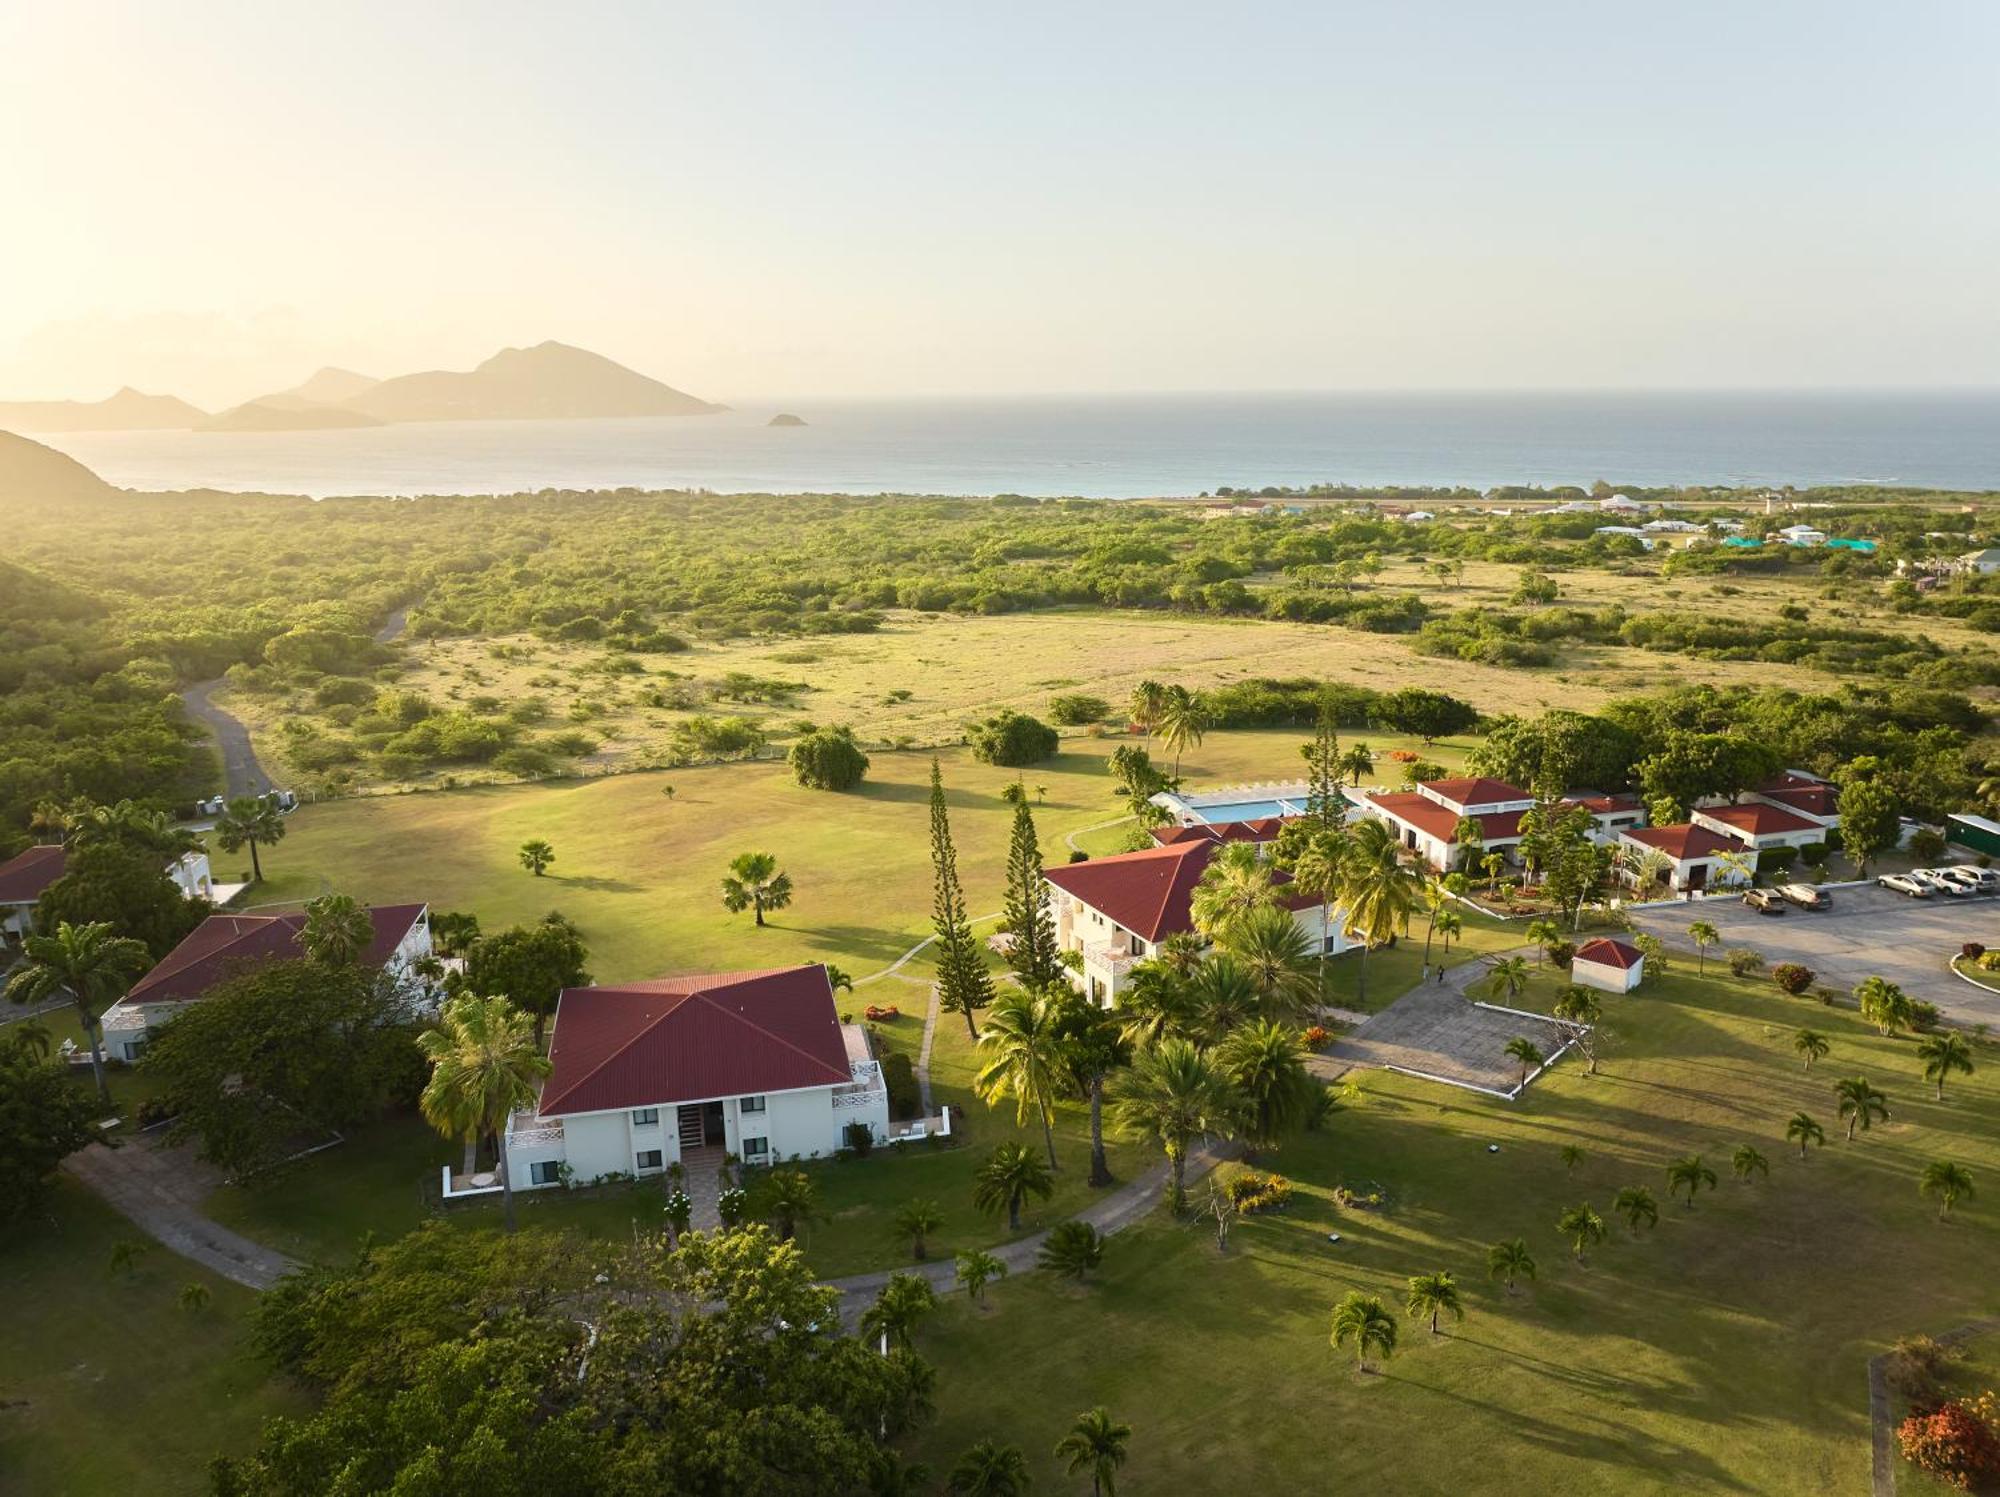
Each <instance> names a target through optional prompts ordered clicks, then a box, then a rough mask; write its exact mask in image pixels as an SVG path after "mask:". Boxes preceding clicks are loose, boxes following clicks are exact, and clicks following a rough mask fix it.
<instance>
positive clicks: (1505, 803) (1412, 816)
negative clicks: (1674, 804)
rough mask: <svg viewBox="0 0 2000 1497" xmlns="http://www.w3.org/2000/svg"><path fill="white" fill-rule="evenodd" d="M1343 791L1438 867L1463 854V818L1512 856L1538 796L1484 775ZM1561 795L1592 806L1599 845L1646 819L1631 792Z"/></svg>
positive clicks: (1486, 843)
mask: <svg viewBox="0 0 2000 1497" xmlns="http://www.w3.org/2000/svg"><path fill="white" fill-rule="evenodd" d="M1345 794H1346V796H1347V799H1348V800H1349V801H1350V802H1351V803H1352V804H1353V805H1354V806H1355V808H1356V809H1358V810H1359V811H1361V812H1363V813H1364V814H1366V815H1370V816H1374V817H1377V818H1379V819H1380V820H1382V821H1386V822H1388V823H1389V825H1391V826H1392V827H1394V828H1395V829H1396V834H1397V836H1398V838H1399V839H1400V840H1401V842H1402V844H1403V846H1404V847H1406V848H1408V849H1409V850H1410V851H1411V852H1414V853H1416V854H1417V856H1418V857H1420V858H1421V859H1422V860H1423V861H1424V862H1425V863H1426V864H1428V865H1429V866H1430V867H1431V868H1433V869H1435V870H1437V871H1438V872H1440V873H1443V872H1446V871H1448V870H1449V869H1451V868H1452V867H1453V866H1454V865H1455V862H1456V860H1457V858H1458V856H1459V845H1458V828H1459V823H1460V822H1462V821H1470V822H1472V823H1474V824H1475V825H1476V826H1477V827H1478V828H1479V845H1480V847H1481V848H1482V849H1483V850H1484V851H1485V852H1497V853H1501V854H1503V855H1506V856H1510V857H1511V856H1513V854H1514V849H1516V848H1517V847H1519V846H1520V842H1521V817H1522V815H1523V814H1524V813H1526V812H1528V811H1531V810H1533V809H1534V806H1535V798H1534V796H1533V795H1531V794H1529V793H1528V792H1527V791H1525V790H1523V789H1521V788H1520V787H1519V786H1518V785H1511V784H1509V783H1508V782H1507V781H1505V780H1498V779H1493V778H1491V777H1490V776H1485V775H1478V776H1471V777H1467V778H1459V779H1444V780H1425V781H1424V782H1422V783H1421V784H1418V785H1416V786H1414V787H1412V788H1411V789H1409V790H1349V791H1346V792H1345ZM1562 801H1563V804H1565V805H1572V806H1582V807H1583V808H1584V809H1585V810H1587V811H1589V812H1590V816H1591V823H1592V825H1591V840H1592V841H1593V842H1596V843H1598V844H1599V845H1600V846H1603V845H1608V844H1610V843H1612V842H1614V841H1616V839H1617V837H1618V835H1619V833H1621V832H1623V831H1626V830H1628V829H1630V828H1632V827H1637V826H1643V825H1645V822H1646V810H1645V807H1644V806H1643V805H1641V804H1640V802H1639V798H1638V797H1637V796H1636V795H1632V794H1629V793H1625V792H1619V793H1616V794H1606V793H1605V792H1603V791H1598V790H1572V791H1570V792H1569V793H1568V794H1566V795H1564V796H1563V797H1562Z"/></svg>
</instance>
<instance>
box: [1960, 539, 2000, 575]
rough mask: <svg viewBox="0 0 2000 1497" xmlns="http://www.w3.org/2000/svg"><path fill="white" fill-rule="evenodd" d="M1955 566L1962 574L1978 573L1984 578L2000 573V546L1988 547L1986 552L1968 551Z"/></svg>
mask: <svg viewBox="0 0 2000 1497" xmlns="http://www.w3.org/2000/svg"><path fill="white" fill-rule="evenodd" d="M1953 565H1954V566H1955V567H1956V568H1957V569H1958V570H1959V571H1961V572H1977V573H1978V574H1979V575H1981V576H1982V577H1983V576H1988V575H1990V574H1991V573H1994V572H2000V546H1988V547H1987V548H1986V549H1985V550H1984V551H1968V552H1966V553H1965V554H1964V555H1963V556H1961V557H1959V558H1958V560H1957V561H1956V562H1954V563H1953Z"/></svg>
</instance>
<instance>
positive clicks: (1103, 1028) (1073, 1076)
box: [1056, 990, 1132, 1186]
mask: <svg viewBox="0 0 2000 1497" xmlns="http://www.w3.org/2000/svg"><path fill="white" fill-rule="evenodd" d="M1056 1006H1057V1010H1058V1017H1057V1021H1056V1054H1057V1056H1058V1058H1059V1059H1060V1061H1061V1064H1062V1076H1063V1080H1064V1081H1065V1082H1066V1083H1067V1085H1068V1086H1069V1088H1070V1090H1071V1092H1072V1093H1073V1094H1075V1095H1077V1096H1080V1097H1082V1098H1083V1099H1084V1101H1085V1102H1086V1103H1088V1104H1089V1107H1090V1184H1092V1185H1093V1186H1104V1185H1109V1184H1110V1183H1111V1162H1110V1160H1109V1158H1108V1157H1107V1156H1106V1154H1105V1152H1104V1088H1105V1084H1106V1083H1107V1082H1108V1081H1109V1080H1110V1079H1111V1076H1112V1073H1113V1072H1115V1071H1117V1070H1118V1068H1119V1067H1121V1066H1124V1065H1127V1064H1129V1063H1130V1062H1131V1059H1132V1046H1131V1042H1130V1041H1129V1040H1128V1039H1127V1038H1126V1035H1125V1029H1124V1026H1123V1025H1122V1024H1121V1023H1120V1022H1119V1019H1118V1017H1117V1015H1116V1014H1114V1013H1113V1012H1112V1011H1111V1010H1109V1009H1102V1008H1099V1007H1098V1006H1097V1005H1096V1004H1094V1003H1092V1002H1091V1001H1090V1000H1089V999H1087V998H1085V997H1084V996H1083V995H1082V994H1081V993H1078V992H1076V991H1074V990H1070V991H1068V992H1065V993H1063V994H1061V995H1060V996H1059V997H1058V998H1057V1001H1056Z"/></svg>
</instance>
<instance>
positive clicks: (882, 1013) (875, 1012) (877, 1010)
mask: <svg viewBox="0 0 2000 1497" xmlns="http://www.w3.org/2000/svg"><path fill="white" fill-rule="evenodd" d="M861 1013H862V1016H863V1017H864V1018H866V1019H867V1020H868V1022H869V1023H870V1024H880V1023H883V1022H884V1021H886V1020H889V1019H900V1018H901V1017H902V1016H903V1011H902V1010H901V1009H900V1008H898V1007H896V1005H895V1004H893V1003H871V1004H869V1005H868V1007H866V1008H864V1009H863V1010H861Z"/></svg>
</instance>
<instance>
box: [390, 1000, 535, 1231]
mask: <svg viewBox="0 0 2000 1497" xmlns="http://www.w3.org/2000/svg"><path fill="white" fill-rule="evenodd" d="M417 1048H418V1049H419V1050H421V1051H422V1052H423V1055H424V1059H426V1060H428V1061H429V1062H430V1063H431V1078H430V1080H429V1081H427V1082H425V1083H424V1091H423V1096H422V1098H421V1099H420V1100H419V1103H418V1105H419V1108H420V1110H421V1111H422V1112H423V1115H424V1121H425V1122H427V1123H429V1124H430V1125H431V1126H432V1127H433V1128H435V1129H437V1131H438V1132H440V1133H442V1134H443V1135H444V1136H445V1137H446V1138H458V1139H463V1140H465V1142H466V1143H467V1144H468V1145H473V1144H475V1143H476V1142H477V1141H478V1140H479V1139H480V1138H482V1137H487V1136H490V1137H492V1138H493V1139H494V1140H495V1142H496V1145H497V1153H498V1169H499V1173H500V1200H501V1204H502V1214H503V1216H504V1218H505V1220H506V1223H507V1230H508V1231H510V1232H511V1231H513V1230H514V1182H513V1180H512V1179H511V1178H510V1177H509V1175H508V1173H507V1140H506V1136H505V1132H506V1127H507V1119H508V1118H509V1117H511V1116H513V1114H514V1113H515V1112H516V1111H518V1110H520V1109H521V1108H524V1107H528V1106H531V1105H532V1104H533V1103H534V1101H535V1097H536V1095H537V1091H538V1087H539V1083H540V1082H541V1080H542V1078H543V1077H545V1076H547V1075H548V1074H549V1060H548V1057H547V1056H545V1055H543V1054H542V1050H541V1046H539V1045H537V1044H536V1043H535V1027H534V1024H533V1023H532V1022H531V1021H530V1020H529V1018H528V1016H527V1015H526V1014H524V1013H522V1012H521V1011H520V1010H519V1009H518V1008H516V1007H514V1005H513V1004H512V1003H509V1002H508V1001H507V1000H506V999H505V998H502V997H499V996H497V995H495V996H491V997H486V996H482V995H479V994H476V993H466V994H463V995H461V996H460V997H457V998H453V999H451V1000H450V1001H449V1002H447V1003H446V1004H445V1006H444V1008H443V1010H442V1011H441V1012H440V1013H439V1014H438V1023H437V1026H436V1027H435V1028H432V1029H426V1030H425V1031H424V1032H423V1033H422V1034H420V1035H418V1036H417Z"/></svg>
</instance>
